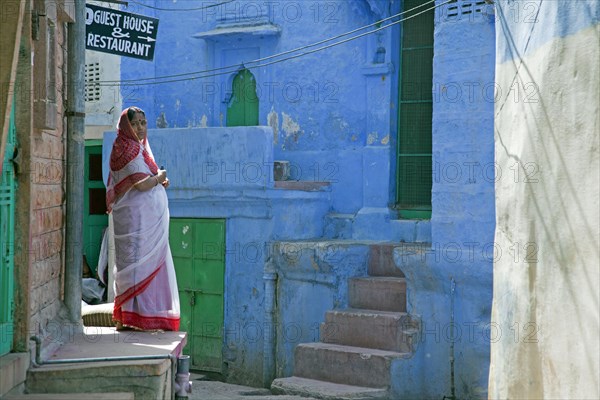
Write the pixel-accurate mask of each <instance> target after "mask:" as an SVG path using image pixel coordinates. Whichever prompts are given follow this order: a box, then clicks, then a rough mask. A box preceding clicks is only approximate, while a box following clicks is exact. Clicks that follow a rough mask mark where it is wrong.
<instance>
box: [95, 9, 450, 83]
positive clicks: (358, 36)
mask: <svg viewBox="0 0 600 400" xmlns="http://www.w3.org/2000/svg"><path fill="white" fill-rule="evenodd" d="M455 1H456V0H448V1H446V2H444V3H441V4H438V5H436V6H433V7H430V8H428V9H425V10H423V11H420V12H418V13H415V14H413V15H410V16H408V17H405V18H403V19H401V20H398V21H394V22H391V23H389V24H387V25H384V26H382V27H379V28H377V29H374V30H371V31H369V32H365V33H362V34H360V35H356V36H352V37H349V38H347V39H344V40H340V41H338V42H335V43H331V44H329V45H327V46H322V47H319V48H316V49H313V50H309V51H305V52H303V53H300V54H295V55H293V56H289V57H286V58H283V59H280V60H275V61H271V62H268V63H264V64H258V65H252V66H248V65H246V64H250V63H251V62H248V63H240V64H237V65H232V66H227V67H221V68H215V69H212V70H207V71H206V72H213V71H219V70H221V69H228V70H227V71H223V72H215V73H212V74H205V75H201V76H194V77H189V78H182V79H169V80H161V81H156V82H145V83H131V84H129V83H123V82H129V80H127V81H100V82H97V83H94V84H93V86H148V85H159V84H162V83H174V82H183V81H191V80H197V79H202V78H209V77H214V76H219V75H226V74H230V73H232V72H235V71H236V70H237V69H239V68H240V67H243V68H247V69H251V68H259V67H266V66H268V65H273V64H277V63H280V62H283V61H288V60H292V59H296V58H299V57H302V56H305V55H308V54H312V53H316V52H318V51H322V50H326V49H328V48H331V47H334V46H338V45H340V44H344V43H347V42H350V41H352V40H356V39H359V38H361V37H364V36H367V35H371V34H373V33H375V32H379V31H381V30H383V29H387V28H389V27H391V26H393V25H397V24H399V23H401V22H404V21H406V20H408V19H411V18H414V17H416V16H418V15H421V14H424V13H426V12H428V11H431V10H434V9H436V8H439V7H441V6H443V5H446V4H448V3H453V2H455ZM415 8H416V7H415ZM343 36H345V35H343ZM312 46H314V45H312ZM312 46H306V47H305V48H307V47H312ZM289 52H292V50H290V51H288V52H286V54H288V53H289ZM276 56H279V55H274V56H270V57H265V58H264V59H262V60H265V59H270V58H274V57H276ZM203 73H204V72H203V71H199V72H196V73H189V74H203ZM170 77H171V76H169V78H170ZM144 79H146V80H147V79H162V78H159V77H156V78H144ZM140 80H141V79H136V80H131V81H135V82H139V81H140ZM107 82H118V83H112V84H108V83H107Z"/></svg>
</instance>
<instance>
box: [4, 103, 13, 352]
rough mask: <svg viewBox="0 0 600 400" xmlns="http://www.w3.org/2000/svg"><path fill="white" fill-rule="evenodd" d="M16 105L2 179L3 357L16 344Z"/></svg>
mask: <svg viewBox="0 0 600 400" xmlns="http://www.w3.org/2000/svg"><path fill="white" fill-rule="evenodd" d="M15 151H16V129H15V106H14V103H13V106H12V110H11V113H10V121H9V128H8V137H7V140H6V152H5V153H4V161H3V164H2V177H1V179H0V356H2V355H4V354H6V353H9V352H10V351H11V349H12V341H13V308H14V298H13V291H14V281H15V278H14V240H15V170H14V167H13V163H12V161H11V160H12V159H13V157H14V156H15V154H16V153H15Z"/></svg>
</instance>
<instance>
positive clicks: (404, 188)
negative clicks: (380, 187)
mask: <svg viewBox="0 0 600 400" xmlns="http://www.w3.org/2000/svg"><path fill="white" fill-rule="evenodd" d="M426 1H427V0H404V1H403V9H404V10H409V9H412V8H414V7H416V6H418V5H420V4H423V3H425V2H426ZM420 10H422V9H420ZM417 11H419V10H417ZM433 27H434V12H433V11H429V12H427V13H424V14H421V15H419V16H417V17H415V18H411V19H408V20H406V21H404V22H403V23H402V27H401V37H400V51H399V54H400V69H399V71H400V73H399V76H398V140H397V149H396V151H397V153H396V154H397V157H398V158H397V171H396V204H395V207H396V209H397V210H398V215H399V217H400V218H408V219H430V218H431V188H432V178H433V171H432V168H431V166H432V147H431V145H432V130H431V125H432V124H431V121H432V107H433V96H432V92H431V88H432V86H433V85H432V84H433Z"/></svg>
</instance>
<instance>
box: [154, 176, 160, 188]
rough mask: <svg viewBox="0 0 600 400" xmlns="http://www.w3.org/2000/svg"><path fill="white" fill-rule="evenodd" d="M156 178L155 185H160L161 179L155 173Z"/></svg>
mask: <svg viewBox="0 0 600 400" xmlns="http://www.w3.org/2000/svg"><path fill="white" fill-rule="evenodd" d="M154 179H156V185H154V186H158V185H160V181H159V180H158V177H157V176H156V175H154Z"/></svg>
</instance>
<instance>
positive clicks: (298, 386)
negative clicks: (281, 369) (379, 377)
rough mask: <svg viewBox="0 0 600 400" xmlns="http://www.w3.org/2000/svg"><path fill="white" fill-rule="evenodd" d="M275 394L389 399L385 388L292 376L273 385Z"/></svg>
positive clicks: (329, 398) (351, 399) (325, 398)
mask: <svg viewBox="0 0 600 400" xmlns="http://www.w3.org/2000/svg"><path fill="white" fill-rule="evenodd" d="M271 391H272V392H273V393H274V394H278V395H282V394H289V395H298V396H302V397H310V398H314V399H323V400H384V399H389V395H388V391H387V390H386V389H384V388H369V387H361V386H351V385H343V384H340V383H332V382H325V381H319V380H315V379H307V378H300V377H297V376H292V377H289V378H278V379H275V380H274V381H273V383H272V384H271Z"/></svg>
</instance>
